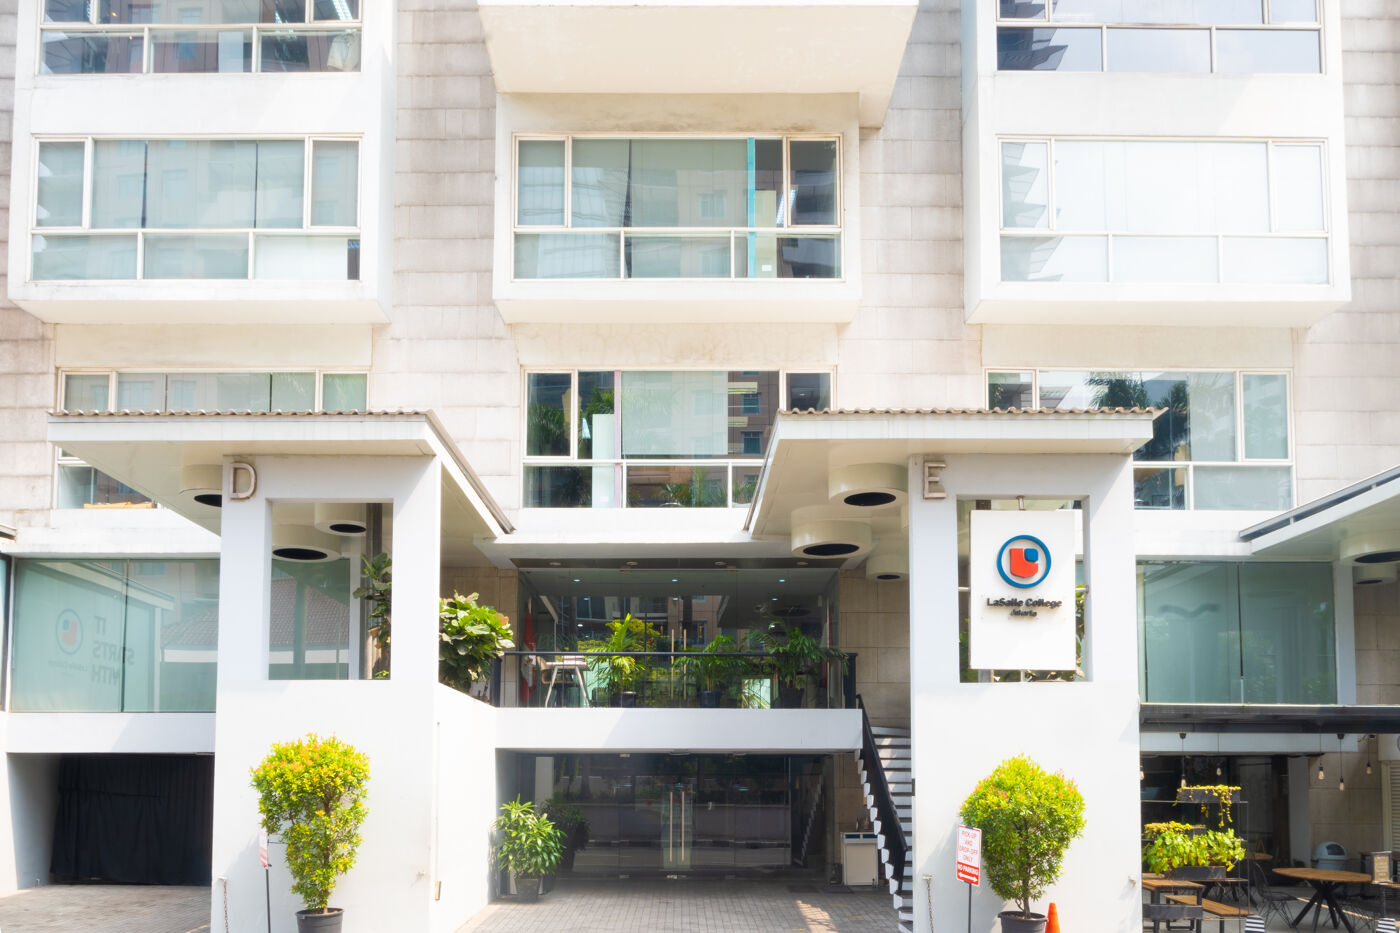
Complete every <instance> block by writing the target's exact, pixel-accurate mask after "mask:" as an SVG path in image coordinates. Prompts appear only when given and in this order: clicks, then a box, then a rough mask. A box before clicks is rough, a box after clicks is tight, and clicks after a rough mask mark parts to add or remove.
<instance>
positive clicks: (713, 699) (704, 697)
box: [700, 690, 719, 709]
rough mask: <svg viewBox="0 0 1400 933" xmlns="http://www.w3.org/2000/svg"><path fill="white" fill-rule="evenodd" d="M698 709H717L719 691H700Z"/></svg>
mask: <svg viewBox="0 0 1400 933" xmlns="http://www.w3.org/2000/svg"><path fill="white" fill-rule="evenodd" d="M700 708H701V709H719V691H718V690H701V691H700Z"/></svg>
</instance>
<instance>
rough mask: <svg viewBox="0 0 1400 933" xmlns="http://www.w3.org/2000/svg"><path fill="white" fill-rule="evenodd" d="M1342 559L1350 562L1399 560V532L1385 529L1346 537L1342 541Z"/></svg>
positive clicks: (1376, 562) (1390, 562)
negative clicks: (1384, 530)
mask: <svg viewBox="0 0 1400 933" xmlns="http://www.w3.org/2000/svg"><path fill="white" fill-rule="evenodd" d="M1342 560H1343V561H1346V562H1348V563H1352V564H1393V563H1395V562H1396V561H1400V534H1398V533H1396V532H1393V531H1386V532H1376V533H1372V534H1364V535H1357V536H1356V537H1354V538H1348V539H1346V540H1345V541H1343V542H1342Z"/></svg>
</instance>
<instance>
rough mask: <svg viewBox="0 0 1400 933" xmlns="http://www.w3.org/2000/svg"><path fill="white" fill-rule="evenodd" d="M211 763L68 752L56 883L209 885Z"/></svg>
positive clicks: (62, 767)
mask: <svg viewBox="0 0 1400 933" xmlns="http://www.w3.org/2000/svg"><path fill="white" fill-rule="evenodd" d="M213 829H214V759H213V758H212V757H210V756H192V755H65V756H63V757H62V758H61V759H60V761H59V769H58V810H57V813H56V814H55V816H54V833H53V861H52V864H51V866H50V870H51V871H52V873H53V880H55V881H59V882H63V881H101V882H108V883H121V884H198V885H207V884H209V877H210V861H211V852H212V846H213Z"/></svg>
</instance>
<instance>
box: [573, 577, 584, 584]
mask: <svg viewBox="0 0 1400 933" xmlns="http://www.w3.org/2000/svg"><path fill="white" fill-rule="evenodd" d="M574 582H575V583H582V582H583V581H582V580H580V579H579V578H578V577H574Z"/></svg>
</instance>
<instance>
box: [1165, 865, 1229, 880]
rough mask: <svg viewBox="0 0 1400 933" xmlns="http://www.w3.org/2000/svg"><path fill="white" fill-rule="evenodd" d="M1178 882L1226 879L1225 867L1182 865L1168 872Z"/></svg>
mask: <svg viewBox="0 0 1400 933" xmlns="http://www.w3.org/2000/svg"><path fill="white" fill-rule="evenodd" d="M1167 875H1168V876H1169V877H1171V878H1174V879H1176V880H1177V881H1219V880H1220V879H1222V878H1224V877H1225V866H1224V865H1181V866H1178V867H1177V868H1173V869H1172V870H1171V871H1169V872H1167Z"/></svg>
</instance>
